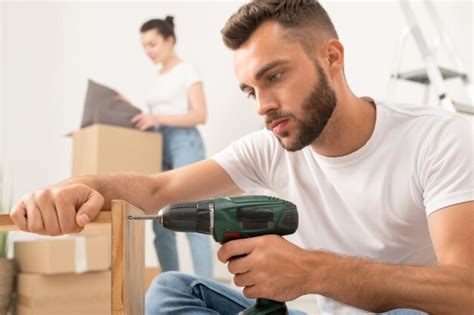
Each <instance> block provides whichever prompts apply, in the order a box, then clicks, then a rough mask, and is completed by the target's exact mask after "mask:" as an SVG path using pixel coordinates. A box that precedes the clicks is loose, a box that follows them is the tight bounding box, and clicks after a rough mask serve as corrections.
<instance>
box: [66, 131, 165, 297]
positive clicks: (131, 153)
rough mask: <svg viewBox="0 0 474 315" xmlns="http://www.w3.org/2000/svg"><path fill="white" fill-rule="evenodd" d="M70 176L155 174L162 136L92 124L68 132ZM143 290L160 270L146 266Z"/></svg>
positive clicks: (159, 163) (161, 148)
mask: <svg viewBox="0 0 474 315" xmlns="http://www.w3.org/2000/svg"><path fill="white" fill-rule="evenodd" d="M71 135H72V139H73V155H72V176H83V175H106V174H110V173H118V172H130V171H133V172H136V173H139V174H147V175H151V174H156V173H159V172H160V171H161V161H162V155H163V152H162V151H163V138H162V136H161V134H158V133H156V132H140V131H137V130H134V129H130V128H123V127H115V126H110V125H101V124H95V125H92V126H89V127H85V128H82V129H80V130H78V131H76V132H73V133H71ZM144 272H145V276H144V279H145V283H144V287H145V290H147V289H148V287H149V286H150V284H151V282H152V281H153V279H154V278H155V277H156V276H157V275H158V274H159V273H160V268H159V267H148V268H145V270H144Z"/></svg>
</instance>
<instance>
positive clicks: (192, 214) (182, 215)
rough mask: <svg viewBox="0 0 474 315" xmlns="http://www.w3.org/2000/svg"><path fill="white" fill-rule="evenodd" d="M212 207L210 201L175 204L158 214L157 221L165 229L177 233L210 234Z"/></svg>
mask: <svg viewBox="0 0 474 315" xmlns="http://www.w3.org/2000/svg"><path fill="white" fill-rule="evenodd" d="M213 209H214V205H213V203H212V201H211V200H202V201H198V202H185V203H175V204H170V205H168V206H166V207H165V208H163V209H161V210H160V212H159V213H158V219H159V220H160V223H161V225H162V226H164V227H165V228H168V229H170V230H173V231H177V232H197V233H203V234H212V230H213V229H212V227H213V224H211V223H213V219H214V213H212V212H213V211H212V210H213Z"/></svg>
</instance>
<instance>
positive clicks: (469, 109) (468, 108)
mask: <svg viewBox="0 0 474 315" xmlns="http://www.w3.org/2000/svg"><path fill="white" fill-rule="evenodd" d="M453 105H454V109H456V111H458V112H460V113H465V114H471V115H474V106H473V105H472V104H463V103H460V102H453Z"/></svg>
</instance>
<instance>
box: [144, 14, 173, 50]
mask: <svg viewBox="0 0 474 315" xmlns="http://www.w3.org/2000/svg"><path fill="white" fill-rule="evenodd" d="M173 19H174V18H173V17H172V16H169V15H168V16H167V17H166V18H165V19H164V20H162V19H152V20H149V21H147V22H145V23H144V24H143V25H142V27H140V33H145V32H147V31H150V30H156V31H157V32H158V33H160V35H161V36H163V38H164V39H167V38H168V37H170V36H171V37H173V39H174V43H175V44H176V35H175V34H174V22H173Z"/></svg>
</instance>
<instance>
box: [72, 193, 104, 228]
mask: <svg viewBox="0 0 474 315" xmlns="http://www.w3.org/2000/svg"><path fill="white" fill-rule="evenodd" d="M103 204H104V197H102V195H101V194H99V193H98V192H97V191H95V190H89V192H88V195H87V197H86V201H85V202H84V203H83V204H82V206H81V207H80V208H79V210H78V211H77V215H76V222H77V224H78V225H79V226H81V227H84V226H85V225H86V224H87V223H89V222H91V221H92V219H94V218H95V217H96V216H97V214H98V213H99V211H100V209H101V208H102V206H103Z"/></svg>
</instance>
